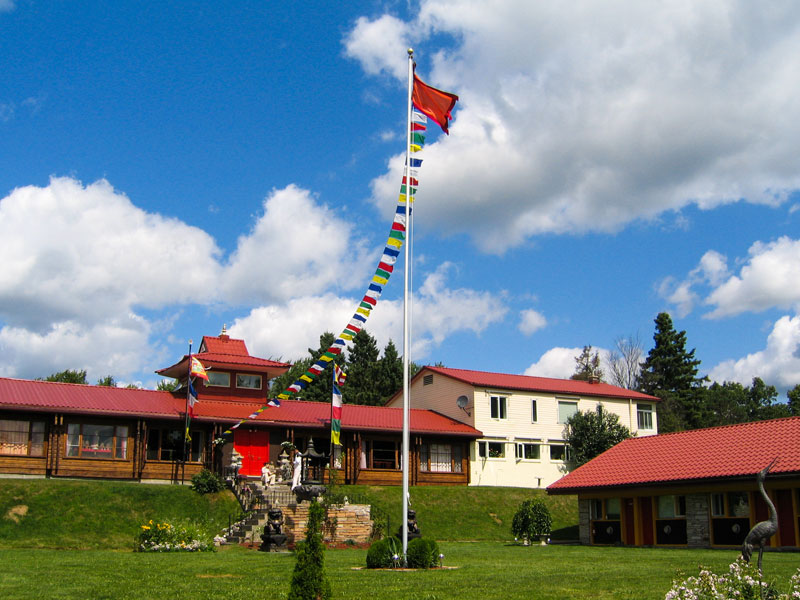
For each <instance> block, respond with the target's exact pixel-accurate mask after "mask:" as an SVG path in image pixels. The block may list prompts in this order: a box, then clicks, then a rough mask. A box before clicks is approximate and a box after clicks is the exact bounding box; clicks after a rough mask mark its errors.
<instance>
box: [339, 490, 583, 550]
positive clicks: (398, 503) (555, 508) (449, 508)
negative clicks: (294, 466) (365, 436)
mask: <svg viewBox="0 0 800 600" xmlns="http://www.w3.org/2000/svg"><path fill="white" fill-rule="evenodd" d="M339 489H340V490H341V491H342V492H343V493H345V494H347V493H348V492H352V494H359V495H363V496H366V497H367V498H368V499H369V501H370V503H372V504H373V505H375V506H376V507H378V508H379V509H381V510H382V511H383V512H386V513H388V514H389V516H390V518H391V528H392V532H391V533H394V532H395V530H397V529H398V528H399V526H400V519H401V518H402V500H403V495H402V488H401V487H399V486H393V487H389V486H381V487H379V486H341V487H340V488H339ZM409 494H410V496H411V508H413V509H414V510H415V511H416V513H417V523H418V524H419V527H420V531H421V532H422V535H423V536H424V537H432V538H434V539H436V540H440V541H441V540H446V541H464V540H470V541H473V540H481V541H483V540H485V541H489V540H494V541H510V540H512V539H513V536H512V535H511V520H512V519H513V518H514V513H515V512H516V511H517V509H518V508H519V505H520V504H522V501H523V500H527V499H529V498H532V497H534V496H539V497H542V498H544V500H545V502H546V503H547V506H548V508H549V509H550V514H551V515H552V517H553V534H552V538H553V539H556V540H565V539H566V540H569V539H577V538H578V527H577V523H578V501H577V499H576V498H575V496H548V495H547V494H545V492H544V490H532V489H527V488H499V487H436V486H418V487H412V488H411V489H410V490H409Z"/></svg>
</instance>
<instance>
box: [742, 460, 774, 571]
mask: <svg viewBox="0 0 800 600" xmlns="http://www.w3.org/2000/svg"><path fill="white" fill-rule="evenodd" d="M777 460H778V459H777V457H776V458H774V459H773V460H772V462H771V463H769V464H768V465H767V466H766V467H764V468H763V469H761V471H759V472H758V475H756V481H757V482H758V491H759V492H761V496H762V497H763V498H764V502H766V503H767V507H769V519H768V520H766V521H761V522H760V523H756V524H755V525H754V526H753V528H752V529H751V530H750V533H748V534H747V537H746V538H744V543H743V544H742V558H743V559H744V560H745V562H750V557H751V556H752V555H753V550H754V549H755V547H756V546H758V570H759V571H760V570H761V558H762V557H763V555H764V544H766V543H767V540H769V538H771V537H772V536H773V535H775V534H776V533H777V531H778V512H777V511H776V510H775V505H774V504H773V503H772V500H770V499H769V496H767V492H766V491H765V490H764V480H765V479H766V478H767V473H769V470H770V469H771V468H772V467H773V465H774V464H775V463H776V462H777Z"/></svg>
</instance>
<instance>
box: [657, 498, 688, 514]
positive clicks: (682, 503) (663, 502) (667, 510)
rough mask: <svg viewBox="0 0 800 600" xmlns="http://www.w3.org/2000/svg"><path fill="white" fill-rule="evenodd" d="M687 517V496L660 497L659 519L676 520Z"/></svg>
mask: <svg viewBox="0 0 800 600" xmlns="http://www.w3.org/2000/svg"><path fill="white" fill-rule="evenodd" d="M685 516H686V496H659V497H658V518H659V519H674V518H675V517H685Z"/></svg>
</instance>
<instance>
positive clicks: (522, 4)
mask: <svg viewBox="0 0 800 600" xmlns="http://www.w3.org/2000/svg"><path fill="white" fill-rule="evenodd" d="M798 23H800V5H798V4H796V3H791V2H786V3H782V4H772V5H770V9H769V10H764V9H763V7H760V6H756V5H753V4H748V3H740V2H734V1H733V0H719V1H716V2H705V3H699V4H698V3H681V4H675V3H666V4H665V3H661V2H655V1H644V2H638V1H637V2H633V1H616V2H604V3H596V2H595V3H593V2H577V3H571V4H568V5H561V4H560V5H558V7H555V6H553V5H550V4H548V3H542V2H529V1H528V0H517V1H515V2H512V1H509V2H504V3H502V4H500V5H498V4H496V3H476V2H470V1H468V0H428V1H423V2H421V4H420V8H419V13H418V15H417V17H416V18H415V19H414V20H413V21H410V22H406V23H402V22H398V20H397V19H396V18H395V17H389V16H387V15H384V16H383V17H380V18H378V19H375V20H371V21H370V20H367V19H364V18H361V19H359V21H358V22H357V24H356V26H355V27H354V28H353V30H352V32H351V33H350V35H349V36H348V37H347V39H346V41H345V44H346V48H347V50H346V51H347V53H348V55H349V56H353V57H355V58H357V59H358V60H359V61H360V62H361V64H362V65H363V68H364V70H365V71H366V72H368V73H379V72H386V73H392V74H394V76H395V77H397V78H398V79H400V80H404V78H405V70H404V68H403V67H402V62H403V60H402V59H403V58H404V56H403V55H404V53H403V48H402V47H401V46H402V45H403V44H404V43H405V42H406V41H407V40H408V39H409V33H408V32H410V31H413V32H415V33H414V34H415V35H420V36H423V37H425V36H434V35H436V36H442V35H449V36H451V39H452V40H453V41H454V46H453V47H452V48H449V49H446V50H442V51H440V52H439V53H438V54H436V55H434V56H433V57H432V58H431V57H421V56H418V61H419V62H420V64H421V66H420V69H418V71H419V72H420V74H421V75H422V76H423V78H424V79H426V81H428V82H429V83H431V84H433V85H436V86H437V87H441V88H443V89H448V90H450V91H453V92H455V93H457V94H459V96H460V97H461V102H460V103H459V105H458V106H457V110H456V113H455V117H456V119H455V122H454V124H453V126H452V128H451V135H450V136H449V137H448V138H439V140H438V141H435V142H434V143H429V145H428V146H427V147H426V149H425V151H424V157H423V158H425V160H426V167H425V170H424V171H423V173H422V174H421V175H422V177H421V178H422V184H423V185H421V187H420V191H419V198H420V200H424V197H425V196H426V195H430V197H435V198H436V202H435V203H430V207H429V215H428V216H429V218H428V219H427V222H428V223H430V224H431V225H430V226H431V227H436V229H437V230H438V231H442V232H444V233H452V232H467V233H470V234H472V235H473V236H474V240H475V243H476V244H477V245H478V246H479V247H481V248H482V249H484V250H485V251H489V252H496V253H500V252H503V251H504V250H506V249H507V248H509V247H512V246H516V245H519V244H522V243H524V242H525V241H526V240H527V239H528V238H530V237H531V236H534V235H536V234H540V233H545V232H555V233H567V232H581V231H590V230H599V231H618V230H619V229H621V228H622V227H624V226H625V225H626V224H627V223H629V222H631V221H634V220H637V219H650V218H653V217H656V216H657V215H659V214H661V213H663V212H664V211H668V210H674V209H679V208H681V207H683V206H686V205H687V204H689V203H696V204H697V205H698V206H700V207H701V208H712V207H714V206H717V205H719V204H720V203H724V202H731V201H737V200H740V199H742V198H744V199H746V200H748V201H751V202H757V203H767V204H772V205H774V204H777V203H780V202H783V201H784V200H785V199H786V198H787V196H788V193H789V191H791V190H793V189H796V188H798V187H800V170H798V168H797V166H798V163H797V153H796V149H795V146H796V144H795V140H796V139H797V137H798V133H800V105H798V103H796V102H794V101H793V100H792V99H793V98H796V97H797V96H798V95H799V94H800V80H799V79H798V78H797V77H796V76H795V75H793V74H794V73H796V72H797V70H798V68H800V27H798V25H797V24H798ZM387 32H392V33H393V34H399V35H397V37H396V38H385V37H384V36H385V35H386V34H387ZM386 39H397V40H398V41H397V42H396V43H395V46H397V47H392V44H387V43H386ZM356 40H357V41H358V42H359V43H355V41H356ZM400 164H402V158H400V159H399V163H398V161H397V160H393V161H392V162H391V163H390V169H391V170H393V171H396V170H397V169H399V165H400ZM428 165H430V168H428ZM397 180H398V174H397V172H392V173H391V174H390V175H388V181H387V176H384V177H380V178H378V179H377V180H376V181H375V182H374V187H373V195H374V200H375V201H376V202H378V201H380V200H382V199H386V198H387V197H392V196H393V195H394V194H395V193H396V190H395V184H396V181H397ZM389 181H390V182H391V184H392V185H391V189H389Z"/></svg>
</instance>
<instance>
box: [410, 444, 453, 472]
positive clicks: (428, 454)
mask: <svg viewBox="0 0 800 600" xmlns="http://www.w3.org/2000/svg"><path fill="white" fill-rule="evenodd" d="M461 457H462V447H461V445H460V444H422V446H420V451H419V468H420V471H428V472H432V473H461Z"/></svg>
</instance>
